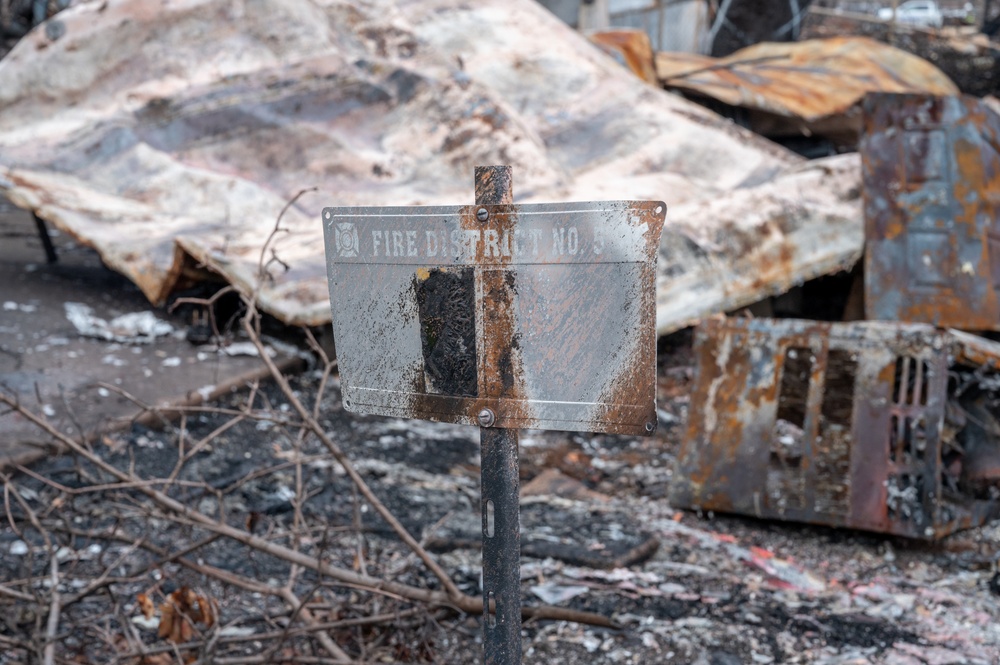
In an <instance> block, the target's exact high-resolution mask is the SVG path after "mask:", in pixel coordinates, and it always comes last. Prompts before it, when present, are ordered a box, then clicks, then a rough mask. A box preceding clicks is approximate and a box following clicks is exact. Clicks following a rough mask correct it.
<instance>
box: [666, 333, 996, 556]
mask: <svg viewBox="0 0 1000 665" xmlns="http://www.w3.org/2000/svg"><path fill="white" fill-rule="evenodd" d="M695 355H696V357H697V360H698V374H697V378H696V381H695V387H694V391H693V393H692V400H691V411H690V416H689V421H688V428H687V432H686V435H685V439H684V443H683V446H682V449H681V454H680V456H679V467H680V473H678V474H677V476H676V478H678V482H677V483H676V486H675V488H674V490H673V493H672V496H671V501H672V502H673V503H674V505H677V506H679V507H689V508H694V507H698V508H702V509H705V510H717V511H724V512H733V513H742V514H744V515H754V516H757V517H768V518H773V519H786V520H794V521H801V522H811V523H815V524H825V525H829V526H846V527H852V528H858V529H866V530H870V531H879V532H884V533H893V534H898V535H901V536H909V537H911V538H924V539H934V538H940V537H943V536H945V535H947V534H949V533H952V532H954V531H956V530H959V529H963V528H968V527H971V526H977V525H980V524H983V523H985V522H986V521H988V520H990V519H993V518H995V517H998V516H1000V502H998V501H997V497H998V492H997V486H998V485H997V483H998V481H1000V447H998V444H997V438H996V436H995V435H990V432H996V431H997V430H998V429H1000V419H998V415H1000V410H998V408H997V405H998V400H997V397H998V394H997V388H998V387H1000V373H998V368H1000V344H997V343H996V342H992V341H989V340H985V339H982V338H978V337H975V336H973V335H969V334H966V333H962V332H960V331H955V330H941V329H937V328H934V327H932V326H929V325H924V324H907V323H890V322H874V321H873V322H858V323H834V324H831V323H820V322H816V321H798V320H792V319H785V320H771V319H753V320H745V319H722V320H720V319H712V320H708V321H705V322H704V323H702V325H701V326H699V328H698V330H697V333H696V337H695Z"/></svg>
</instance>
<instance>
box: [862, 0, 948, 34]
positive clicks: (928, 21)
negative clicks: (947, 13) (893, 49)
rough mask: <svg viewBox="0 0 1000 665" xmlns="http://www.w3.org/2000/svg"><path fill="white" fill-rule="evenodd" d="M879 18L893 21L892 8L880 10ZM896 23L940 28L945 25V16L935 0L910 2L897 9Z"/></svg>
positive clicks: (912, 0) (903, 3) (910, 0)
mask: <svg viewBox="0 0 1000 665" xmlns="http://www.w3.org/2000/svg"><path fill="white" fill-rule="evenodd" d="M878 17H879V18H880V19H882V20H883V21H891V20H892V7H884V8H882V9H880V10H878ZM896 23H906V24H909V25H920V26H925V27H929V28H940V27H941V26H942V25H944V14H942V13H941V9H940V8H939V7H938V6H937V3H936V2H934V1H933V0H908V2H902V3H900V5H899V6H898V7H897V8H896Z"/></svg>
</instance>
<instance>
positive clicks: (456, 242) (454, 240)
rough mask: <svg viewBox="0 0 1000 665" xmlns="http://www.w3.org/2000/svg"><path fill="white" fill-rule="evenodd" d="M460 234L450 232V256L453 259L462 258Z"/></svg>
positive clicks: (459, 232) (458, 232)
mask: <svg viewBox="0 0 1000 665" xmlns="http://www.w3.org/2000/svg"><path fill="white" fill-rule="evenodd" d="M462 238H463V236H462V232H461V231H460V230H458V229H455V230H454V231H452V232H451V255H452V257H453V258H456V259H457V258H459V257H460V256H462V246H463V244H462Z"/></svg>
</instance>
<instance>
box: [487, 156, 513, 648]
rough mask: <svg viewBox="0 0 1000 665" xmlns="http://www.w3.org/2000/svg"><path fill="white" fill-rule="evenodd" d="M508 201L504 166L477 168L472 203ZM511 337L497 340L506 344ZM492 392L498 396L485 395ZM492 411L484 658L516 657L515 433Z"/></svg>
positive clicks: (507, 171) (507, 176)
mask: <svg viewBox="0 0 1000 665" xmlns="http://www.w3.org/2000/svg"><path fill="white" fill-rule="evenodd" d="M510 203H513V190H512V187H511V168H510V167H509V166H486V167H476V205H491V204H510ZM512 341H513V340H503V341H502V342H501V343H502V344H506V345H508V346H509V345H510V344H511V343H512ZM489 396H490V397H495V396H497V395H489ZM496 416H497V414H494V413H493V412H492V411H491V410H490V409H483V411H482V412H481V413H480V414H479V424H480V425H481V426H482V427H481V428H480V442H481V447H482V453H481V455H482V464H481V469H482V471H481V473H482V510H483V650H484V655H483V662H484V663H486V665H517V664H519V663H520V662H521V532H520V523H519V504H518V489H519V480H518V436H517V430H515V429H502V428H493V427H492V425H493V423H494V422H495V421H496Z"/></svg>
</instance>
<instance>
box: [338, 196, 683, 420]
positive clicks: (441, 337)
mask: <svg viewBox="0 0 1000 665" xmlns="http://www.w3.org/2000/svg"><path fill="white" fill-rule="evenodd" d="M665 215H666V206H665V205H664V204H663V203H661V202H656V201H641V202H629V201H615V202H600V203H552V204H534V205H483V206H451V207H449V206H433V207H419V206H418V207H388V208H375V207H352V208H326V209H325V210H324V211H323V220H324V228H325V234H326V249H327V261H328V271H329V286H330V300H331V304H332V310H333V327H334V337H335V339H336V343H337V352H338V358H339V363H340V372H341V380H342V387H343V394H344V406H345V407H346V408H347V409H348V410H350V411H353V412H356V413H365V414H377V415H387V416H397V417H408V418H423V419H427V420H439V421H445V422H453V423H464V424H468V425H476V424H478V422H477V414H479V413H480V412H481V411H483V410H484V409H489V410H491V411H492V412H493V413H495V414H496V416H497V420H496V423H495V426H496V427H501V428H528V427H531V428H544V429H560V430H573V431H594V432H612V433H621V434H649V433H650V432H652V431H653V430H654V429H655V427H656V411H655V404H654V399H655V363H654V361H655V354H656V340H655V321H654V319H655V295H654V294H655V291H654V279H655V273H656V256H657V250H658V248H659V239H660V232H661V230H662V227H663V221H664V217H665Z"/></svg>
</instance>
